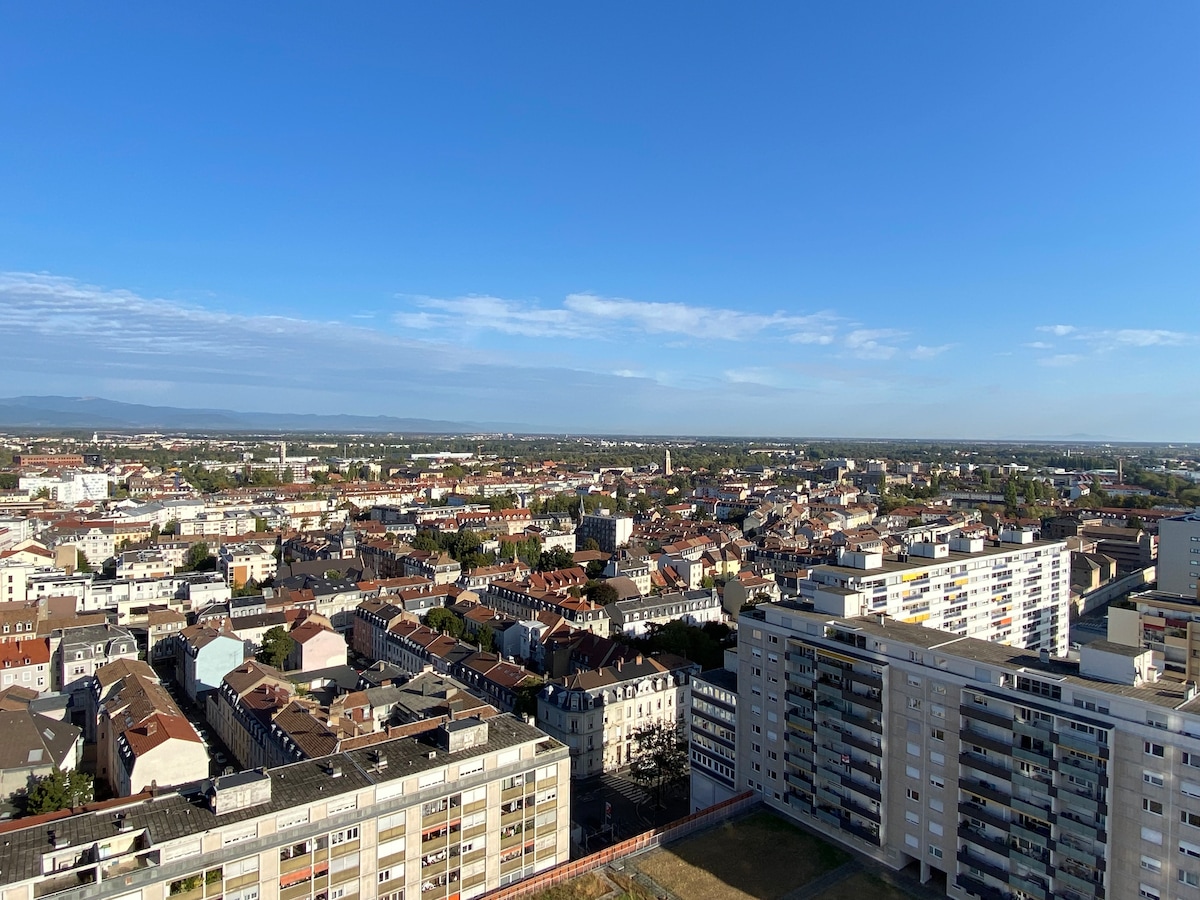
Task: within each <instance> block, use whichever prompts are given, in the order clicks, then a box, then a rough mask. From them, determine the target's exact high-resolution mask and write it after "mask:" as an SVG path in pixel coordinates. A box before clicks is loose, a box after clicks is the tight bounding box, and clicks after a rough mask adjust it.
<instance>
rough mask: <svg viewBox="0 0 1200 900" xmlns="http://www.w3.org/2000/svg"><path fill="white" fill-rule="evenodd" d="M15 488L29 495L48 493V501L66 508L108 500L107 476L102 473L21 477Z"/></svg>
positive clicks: (67, 473)
mask: <svg viewBox="0 0 1200 900" xmlns="http://www.w3.org/2000/svg"><path fill="white" fill-rule="evenodd" d="M17 487H18V488H19V489H20V490H22V491H28V492H29V493H30V495H31V496H32V495H34V494H37V493H38V492H39V491H49V493H50V499H51V500H57V501H58V502H59V503H62V504H64V505H66V506H74V505H75V504H77V503H82V502H83V501H85V500H107V499H108V476H107V475H105V474H104V473H103V472H63V473H62V474H61V475H22V476H21V479H20V481H18V482H17Z"/></svg>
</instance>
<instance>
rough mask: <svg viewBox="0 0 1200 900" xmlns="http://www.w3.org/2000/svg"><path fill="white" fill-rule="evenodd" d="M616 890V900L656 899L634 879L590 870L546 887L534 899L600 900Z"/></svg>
mask: <svg viewBox="0 0 1200 900" xmlns="http://www.w3.org/2000/svg"><path fill="white" fill-rule="evenodd" d="M614 890H616V891H619V893H617V894H615V895H614V900H655V898H654V895H653V894H649V893H647V892H646V891H644V890H642V888H641V887H639V886H638V885H637V884H636V883H635V882H634V881H633V879H631V878H626V877H623V876H621V875H618V874H616V873H611V872H608V873H605V874H603V875H602V874H600V873H599V872H588V873H587V874H586V875H580V876H579V877H578V878H572V879H571V880H570V881H567V882H564V883H562V884H556V885H555V886H554V887H551V888H546V890H544V891H542V892H541V893H540V894H534V895H533V897H532V900H599V898H601V897H604V896H605V895H608V894H610V893H611V892H612V891H614Z"/></svg>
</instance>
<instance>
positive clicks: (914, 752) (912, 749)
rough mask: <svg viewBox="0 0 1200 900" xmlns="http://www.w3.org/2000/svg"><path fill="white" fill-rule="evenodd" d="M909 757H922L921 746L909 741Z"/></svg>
mask: <svg viewBox="0 0 1200 900" xmlns="http://www.w3.org/2000/svg"><path fill="white" fill-rule="evenodd" d="M908 755H909V756H920V755H921V745H920V744H914V743H913V742H912V741H909V742H908Z"/></svg>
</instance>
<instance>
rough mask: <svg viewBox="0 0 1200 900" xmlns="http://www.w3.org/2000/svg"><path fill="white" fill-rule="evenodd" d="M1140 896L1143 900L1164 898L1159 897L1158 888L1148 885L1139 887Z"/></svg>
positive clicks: (1160, 899)
mask: <svg viewBox="0 0 1200 900" xmlns="http://www.w3.org/2000/svg"><path fill="white" fill-rule="evenodd" d="M1138 896H1139V897H1141V898H1142V900H1162V898H1161V897H1160V896H1159V893H1158V890H1157V889H1156V888H1152V887H1151V886H1150V885H1148V884H1139V885H1138Z"/></svg>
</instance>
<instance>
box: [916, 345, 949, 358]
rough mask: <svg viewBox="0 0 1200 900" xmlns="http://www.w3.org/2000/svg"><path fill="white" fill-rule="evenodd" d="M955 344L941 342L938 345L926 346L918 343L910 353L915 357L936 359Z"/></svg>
mask: <svg viewBox="0 0 1200 900" xmlns="http://www.w3.org/2000/svg"><path fill="white" fill-rule="evenodd" d="M953 346H954V345H953V344H939V345H938V346H936V347H926V346H925V345H924V344H917V346H915V347H914V348H913V351H912V353H911V354H910V355H911V356H912V358H913V359H934V358H935V357H938V356H941V355H942V354H943V353H945V352H946V351H947V350H949V349H950V348H951V347H953Z"/></svg>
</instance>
